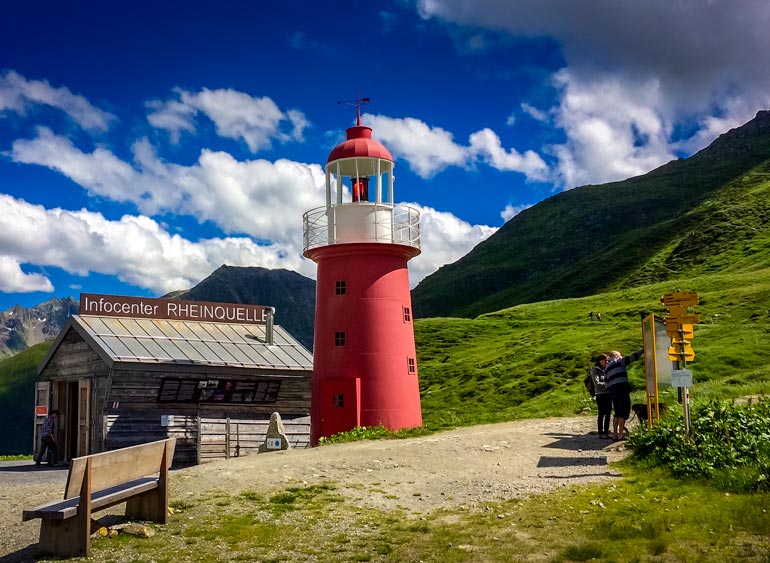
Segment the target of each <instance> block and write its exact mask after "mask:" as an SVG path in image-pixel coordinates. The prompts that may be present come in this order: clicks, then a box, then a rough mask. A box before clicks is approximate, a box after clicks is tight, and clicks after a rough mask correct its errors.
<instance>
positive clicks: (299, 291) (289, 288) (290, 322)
mask: <svg viewBox="0 0 770 563" xmlns="http://www.w3.org/2000/svg"><path fill="white" fill-rule="evenodd" d="M164 297H166V298H169V299H172V298H173V299H183V300H189V301H216V302H220V303H245V304H250V305H268V306H271V307H275V309H276V314H275V321H276V324H279V325H281V326H282V327H283V328H285V329H286V330H287V331H289V333H290V334H291V335H292V336H293V337H294V338H296V339H297V340H298V341H299V342H301V343H302V345H303V346H305V347H306V348H308V349H309V350H312V349H313V322H314V320H315V281H314V280H312V279H310V278H307V277H305V276H303V275H301V274H298V273H296V272H292V271H290V270H268V269H267V268H256V267H253V268H249V267H237V266H226V265H223V266H221V267H219V268H217V269H216V270H215V271H214V272H213V273H212V274H211V275H210V276H208V277H207V278H206V279H204V280H203V281H201V282H200V283H199V284H198V285H196V286H195V287H193V288H192V289H188V290H179V291H174V292H171V293H169V294H167V295H165V296H164ZM79 305H80V304H79V302H78V300H77V299H75V298H73V297H65V298H63V299H57V298H54V299H49V300H48V301H46V302H44V303H41V304H40V305H36V306H35V307H31V308H27V307H21V306H20V305H15V306H13V307H11V308H10V309H8V310H7V311H3V312H0V327H2V333H0V358H4V357H8V356H13V355H14V354H18V353H19V352H21V351H23V350H26V349H27V348H29V347H31V346H34V345H35V344H39V343H41V342H44V341H46V340H49V339H51V338H55V337H56V336H58V334H59V332H60V331H61V329H62V328H63V327H64V325H65V324H66V323H67V318H68V317H69V316H70V315H74V314H77V313H78V310H79Z"/></svg>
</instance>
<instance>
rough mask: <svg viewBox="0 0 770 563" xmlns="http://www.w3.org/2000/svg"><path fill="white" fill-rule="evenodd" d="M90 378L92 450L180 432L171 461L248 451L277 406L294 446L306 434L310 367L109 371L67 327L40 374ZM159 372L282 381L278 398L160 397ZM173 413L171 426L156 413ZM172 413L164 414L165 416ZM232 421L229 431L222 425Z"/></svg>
mask: <svg viewBox="0 0 770 563" xmlns="http://www.w3.org/2000/svg"><path fill="white" fill-rule="evenodd" d="M83 378H89V379H90V380H91V409H90V419H91V434H90V436H91V438H90V442H91V443H90V448H89V451H90V452H91V453H96V452H99V451H104V450H111V449H116V448H122V447H125V446H130V445H134V444H139V443H144V442H150V441H153V440H161V439H164V438H167V437H175V438H177V446H176V453H175V455H174V462H175V463H178V464H188V463H200V462H205V461H210V460H212V459H215V458H222V457H229V456H235V455H245V454H247V453H250V452H252V451H255V450H256V449H257V448H258V447H259V445H260V444H262V443H263V442H264V438H265V433H266V431H267V425H268V422H269V419H270V415H271V414H272V413H273V412H278V413H280V415H281V418H282V420H283V422H284V426H285V427H286V432H287V436H288V438H289V441H290V442H291V443H292V446H293V447H307V446H308V444H309V441H310V416H309V413H310V396H311V372H310V371H307V372H299V373H298V372H296V371H289V370H283V371H282V370H271V371H269V372H268V371H262V370H255V369H244V368H235V367H228V366H216V367H211V366H198V367H190V366H176V365H168V364H160V363H159V364H152V365H148V364H116V365H115V367H114V368H113V369H112V370H111V369H110V368H109V367H108V365H107V364H106V363H105V362H104V361H102V359H101V358H100V357H99V355H98V354H97V353H96V351H94V350H93V349H92V348H90V346H89V345H88V343H87V342H85V341H84V340H83V338H82V337H81V336H80V335H79V334H78V333H77V332H76V331H75V330H70V331H68V333H67V334H66V335H65V337H64V338H63V340H62V342H61V343H60V345H59V347H58V348H57V350H56V351H55V352H54V354H53V356H52V357H51V358H50V360H49V362H48V364H47V365H46V367H45V368H44V369H43V371H42V372H41V374H40V379H41V380H50V381H77V380H79V379H83ZM164 378H182V379H197V380H205V379H228V380H234V381H241V380H243V381H253V380H255V379H256V380H271V379H273V380H280V381H281V387H280V390H279V392H278V398H277V401H276V402H275V403H219V402H217V403H214V402H211V403H208V402H206V403H204V402H201V403H193V402H190V403H182V402H159V401H158V395H159V392H160V387H161V383H162V380H163V379H164ZM168 415H172V416H173V420H171V421H170V423H169V425H168V426H162V425H161V420H162V419H161V417H163V416H168ZM164 420H167V421H168V420H169V419H164ZM226 428H229V434H228V433H227V432H226V431H225V429H226Z"/></svg>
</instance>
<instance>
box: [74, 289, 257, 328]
mask: <svg viewBox="0 0 770 563" xmlns="http://www.w3.org/2000/svg"><path fill="white" fill-rule="evenodd" d="M270 309H271V308H270V307H266V306H264V305H243V304H240V303H215V302H210V301H181V300H179V299H155V298H152V297H128V296H124V295H101V294H98V293H81V294H80V315H92V316H93V315H97V316H107V317H131V318H144V319H166V320H178V321H202V322H216V323H249V324H263V323H266V322H267V316H268V313H269V311H270Z"/></svg>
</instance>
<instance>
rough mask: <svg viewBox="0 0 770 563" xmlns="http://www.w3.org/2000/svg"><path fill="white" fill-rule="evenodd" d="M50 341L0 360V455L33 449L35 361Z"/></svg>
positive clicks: (22, 452)
mask: <svg viewBox="0 0 770 563" xmlns="http://www.w3.org/2000/svg"><path fill="white" fill-rule="evenodd" d="M50 346H51V342H50V341H49V342H43V343H41V344H38V345H36V346H32V347H31V348H27V349H26V350H24V351H23V352H20V353H18V354H16V355H15V356H11V357H10V358H6V359H4V360H2V361H0V405H1V407H0V428H2V429H3V432H2V438H1V439H0V455H10V454H30V453H32V424H33V421H34V408H35V404H34V403H35V379H36V373H37V371H36V370H37V365H38V364H39V363H40V361H41V360H42V359H43V356H45V354H46V352H47V351H48V348H49V347H50Z"/></svg>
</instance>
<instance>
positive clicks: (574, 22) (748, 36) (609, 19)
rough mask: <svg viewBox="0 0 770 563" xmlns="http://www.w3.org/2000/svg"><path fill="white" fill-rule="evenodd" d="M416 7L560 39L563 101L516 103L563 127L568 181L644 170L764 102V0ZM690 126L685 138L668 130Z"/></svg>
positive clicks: (534, 0) (446, 0) (478, 25)
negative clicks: (548, 105) (535, 104)
mask: <svg viewBox="0 0 770 563" xmlns="http://www.w3.org/2000/svg"><path fill="white" fill-rule="evenodd" d="M418 9H419V11H420V13H421V15H422V16H423V17H425V18H439V19H443V20H447V21H450V22H453V23H455V24H458V25H460V26H463V27H467V28H470V29H472V30H474V32H475V31H477V30H478V29H484V28H486V29H489V30H494V31H496V32H499V31H503V32H507V33H509V34H511V35H514V36H520V37H550V38H553V39H555V40H556V41H557V42H558V43H559V44H560V45H561V48H562V52H563V55H564V58H565V60H566V64H567V66H566V68H564V69H562V70H561V71H560V72H559V73H557V75H556V76H555V85H556V87H557V90H558V93H559V95H560V99H559V103H558V105H557V106H556V107H554V108H549V109H548V110H546V111H544V110H538V109H536V108H534V107H533V106H531V105H529V104H526V103H524V104H522V105H521V108H522V110H523V111H524V112H525V113H527V114H529V115H531V116H532V117H533V118H535V119H537V120H539V121H542V122H544V123H547V122H550V118H553V120H554V121H555V123H556V124H557V125H559V126H560V127H562V128H563V129H564V132H565V133H566V135H567V141H566V143H564V144H562V145H559V146H556V147H552V149H551V150H552V152H553V154H554V155H556V156H557V157H558V159H559V165H558V170H557V171H556V177H555V181H556V182H557V183H560V184H561V185H562V186H564V187H573V186H575V185H579V184H581V183H593V182H603V181H608V180H617V179H620V178H624V177H627V176H628V175H633V174H638V173H642V172H646V171H648V170H650V169H651V168H654V167H656V166H658V165H660V164H662V163H663V162H665V161H666V160H668V159H670V158H672V157H673V156H674V151H678V150H682V151H687V152H693V151H696V150H698V149H701V148H703V147H704V146H705V145H707V144H708V143H709V142H711V141H712V140H713V139H714V138H715V137H716V136H717V135H718V134H719V133H722V132H724V131H725V129H727V128H729V127H732V126H736V125H739V124H741V123H745V122H746V121H747V120H749V119H750V118H752V117H753V116H754V114H755V113H756V111H757V110H759V109H764V108H767V107H768V106H770V74H769V73H767V72H766V69H767V68H768V67H770V43H769V42H768V37H769V36H768V34H767V29H768V28H770V4H768V3H767V2H765V1H764V0H746V1H744V2H738V3H735V2H724V1H710V2H702V1H700V0H680V1H677V2H671V1H669V0H648V1H646V2H607V1H606V0H585V1H582V2H574V1H573V0H523V1H520V2H513V3H512V2H508V1H506V0H479V1H478V2H474V3H473V4H472V5H470V4H468V3H467V2H461V1H460V0H419V2H418ZM449 33H450V34H452V33H453V32H452V31H450V32H449ZM458 49H459V50H460V51H462V49H463V47H462V46H460V47H458ZM693 125H694V126H696V127H695V129H696V130H695V132H694V133H693V134H692V135H691V136H690V137H688V138H686V139H677V138H675V137H674V135H675V131H678V130H691V129H693Z"/></svg>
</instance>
